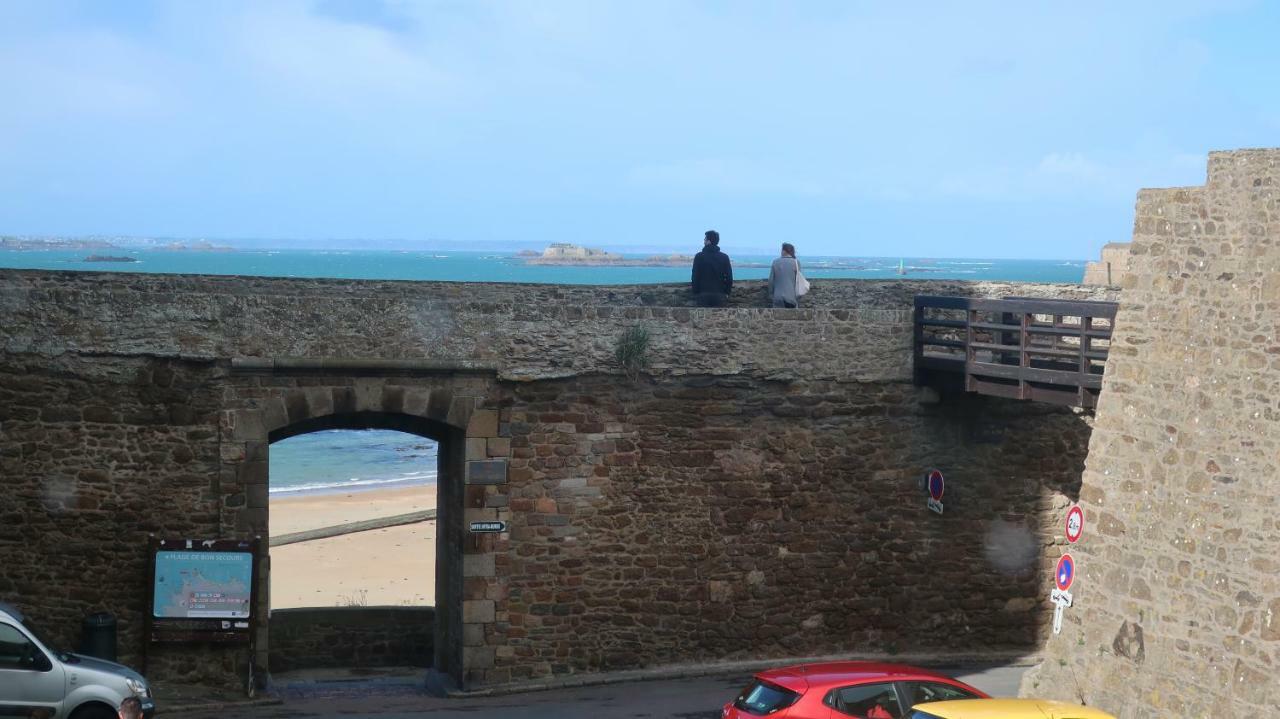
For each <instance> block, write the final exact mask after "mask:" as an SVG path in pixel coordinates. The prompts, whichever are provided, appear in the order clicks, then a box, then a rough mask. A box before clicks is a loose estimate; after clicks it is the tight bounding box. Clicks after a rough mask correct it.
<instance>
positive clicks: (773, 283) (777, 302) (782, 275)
mask: <svg viewBox="0 0 1280 719" xmlns="http://www.w3.org/2000/svg"><path fill="white" fill-rule="evenodd" d="M799 275H800V261H799V260H797V259H796V248H795V245H792V244H791V243H790V242H784V243H782V256H781V257H779V258H778V259H776V260H774V261H773V264H772V265H771V266H770V267H769V296H770V297H772V298H773V306H774V307H795V306H796V305H798V304H799V303H800V296H799V295H798V294H796V280H797V279H798V277H799Z"/></svg>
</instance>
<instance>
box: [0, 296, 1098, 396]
mask: <svg viewBox="0 0 1280 719" xmlns="http://www.w3.org/2000/svg"><path fill="white" fill-rule="evenodd" d="M755 284H756V285H759V284H760V283H755ZM818 287H819V289H817V290H815V292H814V295H815V297H814V298H813V300H812V302H807V303H806V304H807V305H810V306H809V307H808V308H806V309H801V310H773V309H749V308H746V307H739V306H735V307H734V308H732V309H729V310H724V309H717V310H710V309H702V308H688V307H684V306H682V305H683V304H686V303H687V302H688V297H687V293H686V292H684V290H683V287H676V286H671V285H657V286H646V285H641V286H632V287H626V286H621V287H573V286H549V285H496V284H485V285H481V284H465V283H442V282H435V283H427V282H424V283H416V282H371V281H348V280H282V279H271V278H253V277H236V278H229V277H190V276H178V275H119V274H116V275H112V274H96V273H46V272H20V271H0V313H2V314H3V315H4V316H5V317H7V318H9V321H7V322H6V323H4V324H3V325H0V346H3V348H4V349H5V350H6V351H7V352H8V353H10V354H38V355H59V354H62V353H65V352H74V353H84V354H121V355H155V356H162V357H183V358H192V359H197V358H204V359H213V358H219V357H221V358H226V357H235V356H256V357H316V358H319V357H345V358H383V359H435V360H453V361H465V362H472V363H477V364H481V365H489V366H493V367H497V368H498V369H499V370H500V372H501V375H502V376H503V377H508V378H513V379H536V378H542V377H562V376H573V375H579V374H589V373H592V372H606V373H612V372H617V371H618V367H617V365H616V363H615V361H614V359H613V352H614V343H615V340H616V338H617V336H618V335H619V334H620V332H621V331H622V329H623V328H625V327H627V326H630V325H632V324H636V323H642V324H644V325H646V326H647V327H649V329H650V330H651V336H652V352H651V354H652V361H651V368H650V371H651V372H653V373H658V374H665V373H671V374H698V373H706V374H750V375H753V376H764V377H793V378H808V379H855V380H861V381H875V380H886V379H905V378H908V377H909V376H910V363H909V361H907V362H904V361H903V358H904V357H909V353H910V342H911V320H912V316H911V307H912V305H911V302H912V298H913V297H914V296H915V294H917V293H921V292H931V293H934V294H950V293H956V294H980V295H984V296H1004V295H1011V294H1018V295H1024V296H1031V295H1036V296H1071V297H1073V298H1080V299H1103V298H1114V296H1115V293H1114V292H1113V291H1110V290H1107V289H1106V288H1084V287H1081V286H1078V285H1067V286H1064V285H1041V284H1026V283H1023V284H1018V283H973V284H966V283H958V282H939V283H937V284H930V283H925V282H919V281H916V282H865V283H864V282H860V281H856V280H843V281H827V282H822V283H818ZM758 290H759V288H755V289H754V290H753V289H752V288H751V287H750V286H748V287H746V288H743V291H742V292H741V293H740V295H738V296H737V298H736V299H737V300H738V301H739V302H742V303H745V302H747V301H748V300H749V299H751V298H753V297H756V296H757V295H758V296H763V292H762V291H758ZM806 299H808V298H806Z"/></svg>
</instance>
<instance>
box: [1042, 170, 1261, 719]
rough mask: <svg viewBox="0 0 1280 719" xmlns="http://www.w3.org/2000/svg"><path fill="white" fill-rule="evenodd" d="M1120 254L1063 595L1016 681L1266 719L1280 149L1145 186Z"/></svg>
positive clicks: (1110, 701)
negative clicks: (1126, 261) (1076, 540)
mask: <svg viewBox="0 0 1280 719" xmlns="http://www.w3.org/2000/svg"><path fill="white" fill-rule="evenodd" d="M1130 255H1131V259H1130V263H1131V265H1130V272H1129V275H1128V277H1127V278H1126V280H1125V284H1124V302H1123V303H1122V304H1121V305H1120V312H1119V314H1118V316H1117V317H1116V326H1117V328H1118V333H1117V335H1116V337H1115V339H1114V341H1113V344H1112V350H1111V356H1110V359H1109V360H1108V363H1107V368H1106V376H1105V379H1104V383H1103V390H1102V395H1101V400H1100V402H1099V405H1098V410H1097V424H1096V430H1095V432H1094V434H1093V438H1092V440H1091V442H1090V448H1089V456H1088V463H1087V466H1086V470H1085V473H1084V487H1083V489H1082V491H1081V497H1082V504H1083V505H1084V509H1085V517H1086V525H1085V532H1086V534H1085V537H1084V539H1082V540H1081V542H1080V544H1079V545H1078V546H1077V547H1075V548H1073V552H1074V555H1075V556H1076V557H1077V558H1078V570H1077V571H1078V578H1077V580H1076V583H1075V585H1074V586H1073V587H1072V592H1073V594H1074V595H1075V601H1076V605H1075V606H1073V607H1072V608H1070V609H1068V610H1067V614H1066V622H1065V628H1064V630H1063V632H1062V634H1061V635H1059V636H1055V637H1052V638H1051V639H1050V641H1049V642H1048V645H1047V648H1046V660H1045V662H1044V664H1043V665H1042V666H1041V667H1040V669H1039V671H1038V672H1036V673H1035V674H1034V675H1033V676H1030V677H1029V678H1028V680H1027V682H1026V684H1025V685H1024V687H1023V689H1024V691H1026V692H1034V693H1037V694H1053V695H1057V696H1060V697H1063V698H1067V699H1072V700H1077V701H1079V700H1084V701H1087V702H1088V703H1089V704H1091V705H1095V706H1100V707H1103V708H1106V709H1109V710H1110V711H1112V712H1114V713H1116V714H1117V715H1118V716H1120V717H1122V719H1155V718H1157V717H1161V718H1163V717H1174V716H1179V717H1181V716H1194V717H1207V716H1258V717H1261V716H1280V682H1277V680H1276V665H1277V664H1278V663H1280V559H1277V557H1280V522H1278V521H1277V519H1276V514H1277V508H1278V506H1280V504H1278V503H1277V501H1276V499H1275V494H1276V488H1277V473H1278V472H1280V409H1278V408H1277V404H1276V398H1277V397H1280V343H1278V342H1277V330H1278V327H1277V317H1280V149H1277V150H1248V151H1240V152H1226V153H1215V154H1213V155H1211V156H1210V159H1209V177H1208V182H1207V183H1206V184H1205V186H1203V187H1190V188H1179V189H1169V190H1143V191H1142V192H1141V193H1140V194H1139V195H1138V206H1137V216H1136V219H1135V222H1134V231H1133V244H1132V246H1131V250H1130ZM1045 591H1047V586H1046V590H1045Z"/></svg>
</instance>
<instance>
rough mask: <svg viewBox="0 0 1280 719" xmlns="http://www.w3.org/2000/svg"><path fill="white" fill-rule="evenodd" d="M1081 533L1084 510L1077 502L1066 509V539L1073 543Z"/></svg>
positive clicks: (1082, 531)
mask: <svg viewBox="0 0 1280 719" xmlns="http://www.w3.org/2000/svg"><path fill="white" fill-rule="evenodd" d="M1081 534H1084V510H1082V509H1080V505H1078V504H1077V505H1075V506H1073V507H1072V508H1071V509H1069V510H1067V541H1068V542H1070V543H1072V544H1075V543H1076V542H1078V541H1080V535H1081Z"/></svg>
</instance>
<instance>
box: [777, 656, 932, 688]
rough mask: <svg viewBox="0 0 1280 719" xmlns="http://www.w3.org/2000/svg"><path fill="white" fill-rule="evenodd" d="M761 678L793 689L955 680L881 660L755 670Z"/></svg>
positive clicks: (817, 663)
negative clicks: (887, 682)
mask: <svg viewBox="0 0 1280 719" xmlns="http://www.w3.org/2000/svg"><path fill="white" fill-rule="evenodd" d="M756 677H757V678H759V679H763V680H764V681H767V682H770V683H773V684H777V685H779V686H782V687H786V688H787V689H791V690H793V691H804V690H806V689H810V688H812V689H827V688H831V687H835V686H840V685H844V684H849V683H850V682H853V683H860V682H873V681H913V680H926V681H927V680H942V681H946V682H953V681H955V680H954V679H952V678H951V677H949V676H947V675H946V674H940V673H938V672H935V671H931V670H929V669H921V668H920V667H913V666H908V665H906V664H886V663H883V662H815V663H812V664H794V665H791V666H786V667H778V668H776V669H768V670H766V671H763V672H759V673H757V674H756Z"/></svg>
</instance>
